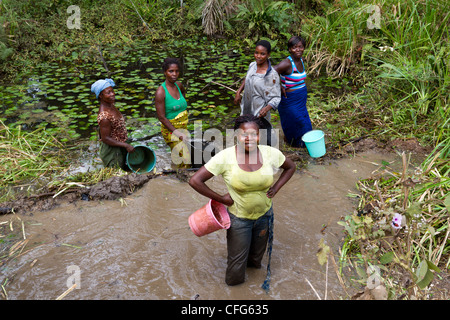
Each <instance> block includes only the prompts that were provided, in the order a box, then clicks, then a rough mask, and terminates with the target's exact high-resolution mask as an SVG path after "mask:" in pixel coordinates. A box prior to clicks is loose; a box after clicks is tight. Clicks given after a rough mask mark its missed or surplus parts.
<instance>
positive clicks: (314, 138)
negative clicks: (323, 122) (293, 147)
mask: <svg viewBox="0 0 450 320" xmlns="http://www.w3.org/2000/svg"><path fill="white" fill-rule="evenodd" d="M302 140H303V142H304V143H305V145H306V149H308V153H309V155H310V156H311V157H313V158H320V157H321V156H323V155H324V154H325V152H326V150H325V134H324V133H323V131H321V130H311V131H308V132H307V133H305V134H304V135H303V137H302Z"/></svg>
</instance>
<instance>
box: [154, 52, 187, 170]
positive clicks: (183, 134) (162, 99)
mask: <svg viewBox="0 0 450 320" xmlns="http://www.w3.org/2000/svg"><path fill="white" fill-rule="evenodd" d="M162 69H163V72H164V77H165V81H164V82H163V83H162V84H161V85H160V86H159V87H158V89H157V90H156V94H155V108H156V114H157V116H158V119H159V121H160V122H161V134H162V136H163V138H164V140H165V141H166V143H167V145H168V146H169V147H170V149H171V150H172V161H173V162H174V163H175V164H176V165H178V167H180V168H187V167H190V163H191V158H190V153H189V150H188V148H187V146H186V144H184V143H183V142H182V141H187V140H188V138H189V136H188V135H189V132H188V130H187V125H188V112H187V101H186V99H185V97H184V95H186V90H185V89H184V87H183V85H182V84H181V83H180V82H178V81H177V80H178V77H179V76H180V63H179V61H178V59H175V58H166V59H165V60H164V63H163V66H162Z"/></svg>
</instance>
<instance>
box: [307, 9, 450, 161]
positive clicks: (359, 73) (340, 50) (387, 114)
mask: <svg viewBox="0 0 450 320" xmlns="http://www.w3.org/2000/svg"><path fill="white" fill-rule="evenodd" d="M375 8H378V9H379V11H377V10H374V9H375ZM324 12H325V14H324V15H321V16H309V15H307V14H305V15H304V16H302V20H303V24H302V35H303V36H304V37H305V38H306V39H307V42H308V45H307V52H306V59H307V61H308V71H309V73H312V74H316V75H318V74H321V73H323V72H325V73H326V74H327V75H328V76H332V77H337V78H342V77H344V76H345V77H347V78H350V79H351V81H352V82H353V83H355V84H357V85H358V86H360V87H362V88H364V93H365V94H364V95H363V96H366V95H367V94H370V95H371V96H372V98H371V100H372V102H371V105H370V106H367V101H359V103H360V105H362V106H366V107H370V108H375V109H377V111H376V113H377V114H381V115H383V118H382V119H380V120H381V122H382V123H383V122H391V123H393V124H394V125H395V126H396V127H397V129H398V131H399V132H402V133H403V134H408V135H415V136H419V138H420V140H421V141H423V142H426V143H428V144H432V145H439V146H440V147H441V148H442V149H443V152H441V157H444V158H445V157H448V155H449V150H450V130H449V122H448V118H449V116H450V112H449V108H448V105H449V103H450V69H449V68H450V67H449V65H450V44H449V40H450V39H449V22H450V3H449V2H448V1H444V0H423V1H413V0H408V1H404V2H398V1H393V0H384V1H381V2H373V1H349V0H347V1H340V2H333V3H327V2H324ZM378 13H379V15H378V16H377V17H375V16H376V15H377V14H378ZM375 18H377V19H378V25H376V26H375V27H373V26H372V27H370V25H369V24H368V22H373V21H374V19H375Z"/></svg>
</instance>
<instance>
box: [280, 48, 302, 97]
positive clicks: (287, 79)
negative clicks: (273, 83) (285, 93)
mask: <svg viewBox="0 0 450 320" xmlns="http://www.w3.org/2000/svg"><path fill="white" fill-rule="evenodd" d="M288 58H289V60H290V61H291V65H292V72H291V74H289V75H286V76H285V75H280V78H281V85H282V86H283V87H284V88H285V89H300V88H303V87H304V86H306V84H305V79H306V71H305V65H304V64H303V59H300V60H301V62H302V66H303V72H299V71H298V70H297V67H296V66H295V63H294V60H292V58H291V56H288Z"/></svg>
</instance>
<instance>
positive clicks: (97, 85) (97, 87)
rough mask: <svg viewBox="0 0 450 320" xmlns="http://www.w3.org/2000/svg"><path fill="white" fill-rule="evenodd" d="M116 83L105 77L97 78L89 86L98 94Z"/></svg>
mask: <svg viewBox="0 0 450 320" xmlns="http://www.w3.org/2000/svg"><path fill="white" fill-rule="evenodd" d="M115 85H116V84H115V83H114V81H113V80H112V79H105V80H97V81H95V82H94V84H93V85H92V86H91V91H92V92H93V93H95V95H96V96H97V98H98V96H99V94H100V93H101V92H102V91H103V90H104V89H106V88H108V87H114V86H115Z"/></svg>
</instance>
